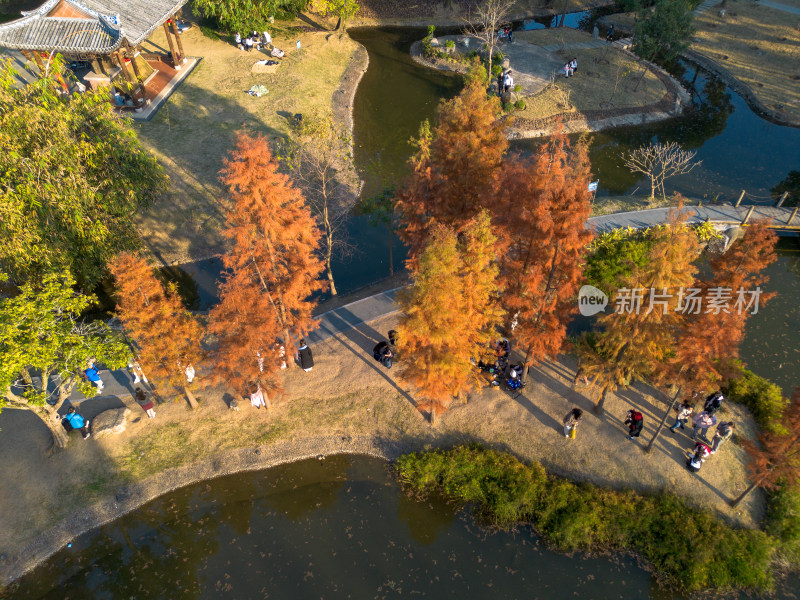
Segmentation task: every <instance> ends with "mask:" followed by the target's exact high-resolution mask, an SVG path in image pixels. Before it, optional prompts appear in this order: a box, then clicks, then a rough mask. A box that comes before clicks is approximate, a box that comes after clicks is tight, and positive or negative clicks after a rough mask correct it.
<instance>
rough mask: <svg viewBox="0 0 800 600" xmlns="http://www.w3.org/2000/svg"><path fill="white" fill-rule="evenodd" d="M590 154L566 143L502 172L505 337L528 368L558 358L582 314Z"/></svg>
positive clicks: (560, 140) (554, 143) (559, 139)
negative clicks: (579, 299)
mask: <svg viewBox="0 0 800 600" xmlns="http://www.w3.org/2000/svg"><path fill="white" fill-rule="evenodd" d="M588 183H589V160H588V156H587V153H586V148H585V147H584V146H583V145H579V146H577V147H576V148H574V149H573V148H571V147H570V144H569V141H568V140H567V138H566V137H565V136H563V135H557V136H555V137H554V138H552V139H551V141H550V142H549V143H548V144H546V145H544V146H542V147H541V148H540V150H539V151H538V152H537V153H536V155H535V156H534V157H533V159H532V160H523V159H520V158H515V159H512V160H510V161H507V163H506V165H505V166H504V169H503V175H502V185H501V188H502V189H503V190H504V194H503V197H502V198H499V199H498V202H497V210H498V212H499V216H498V218H497V223H498V226H499V231H500V235H502V236H504V237H506V243H505V244H504V247H505V248H506V250H505V252H504V253H503V255H502V259H501V280H500V281H501V285H502V288H503V295H502V301H503V306H504V308H505V309H506V314H507V318H508V320H509V323H507V331H512V324H513V336H514V338H515V339H516V340H517V343H518V345H519V347H520V348H521V349H523V351H524V352H525V357H526V358H525V366H526V373H527V367H528V366H530V365H532V364H534V363H536V362H539V361H541V360H542V359H544V358H545V357H548V356H550V357H553V356H556V355H557V354H558V352H559V351H560V350H561V347H562V345H563V343H564V339H565V337H566V326H567V323H568V322H569V319H570V318H571V316H572V314H573V313H574V312H575V310H576V309H577V305H576V303H575V299H574V297H575V294H576V293H577V291H578V285H579V283H580V280H581V277H582V274H583V260H584V255H585V253H586V246H587V244H588V243H589V241H590V240H591V237H592V234H591V232H589V231H587V230H586V219H587V218H588V217H589V214H590V213H591V204H590V201H589V197H590V195H591V194H590V192H589V191H588Z"/></svg>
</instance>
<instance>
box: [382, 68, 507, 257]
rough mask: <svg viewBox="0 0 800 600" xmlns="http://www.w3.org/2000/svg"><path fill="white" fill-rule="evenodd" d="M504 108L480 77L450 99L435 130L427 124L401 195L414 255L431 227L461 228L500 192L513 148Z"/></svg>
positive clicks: (404, 231) (405, 228)
mask: <svg viewBox="0 0 800 600" xmlns="http://www.w3.org/2000/svg"><path fill="white" fill-rule="evenodd" d="M500 112H501V108H500V101H499V100H498V99H497V98H496V97H489V96H487V94H486V89H485V88H484V86H483V85H482V84H481V83H479V82H478V81H472V82H470V83H468V84H467V86H466V87H465V88H464V90H463V91H462V92H461V94H459V95H458V96H456V97H455V98H454V99H453V100H450V101H448V102H444V103H443V104H442V105H441V106H440V108H439V113H438V120H437V123H436V126H435V128H434V129H433V131H432V132H429V130H428V129H427V128H426V127H424V126H423V130H422V131H421V134H420V139H419V140H417V146H418V152H417V153H416V155H415V156H414V157H412V159H411V164H412V166H413V167H414V171H413V173H412V175H411V176H410V178H409V179H408V181H406V183H405V185H404V186H403V188H402V189H401V191H400V192H399V193H398V195H397V210H398V211H399V212H400V213H401V215H402V218H401V224H402V229H401V233H400V235H401V237H402V239H403V241H404V242H406V244H408V245H409V246H410V248H411V251H410V256H411V257H412V258H413V257H414V256H415V255H416V254H417V253H418V252H419V251H420V250H421V248H422V247H423V246H424V245H425V243H426V242H427V239H428V230H429V229H430V227H431V226H432V225H433V224H434V223H443V224H445V225H449V226H452V227H454V228H455V229H456V230H459V229H460V228H461V227H462V226H463V225H464V224H465V223H467V222H468V221H469V220H470V219H472V218H473V217H475V216H476V215H477V214H478V213H479V212H480V211H481V209H482V208H483V207H489V206H491V205H492V203H493V199H494V198H495V197H496V196H497V193H498V189H497V178H498V172H499V167H500V164H501V163H502V160H503V157H504V155H505V153H506V150H507V149H508V141H507V140H506V137H505V133H504V128H505V127H506V124H504V123H501V122H500V120H499V116H500Z"/></svg>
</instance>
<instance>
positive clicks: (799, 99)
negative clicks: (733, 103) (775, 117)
mask: <svg viewBox="0 0 800 600" xmlns="http://www.w3.org/2000/svg"><path fill="white" fill-rule="evenodd" d="M779 2H780V3H781V4H787V5H790V6H795V7H800V1H798V0H779ZM695 24H696V26H697V33H696V35H695V41H694V43H692V46H691V47H692V50H695V51H697V52H699V53H700V54H703V55H705V56H707V57H708V58H711V59H712V60H714V61H715V62H716V63H717V64H719V65H720V66H722V67H724V68H725V69H727V70H728V71H729V72H730V73H731V75H733V76H734V77H736V78H737V79H739V80H740V81H742V82H744V83H745V84H747V85H748V86H749V87H750V89H751V90H752V91H753V93H754V94H755V95H756V96H757V97H758V99H759V100H761V101H762V102H763V103H764V104H765V105H766V106H767V107H768V108H772V109H776V110H778V111H780V112H783V113H786V114H788V115H790V116H793V117H795V118H800V16H798V15H793V14H790V13H787V12H784V11H779V10H776V9H772V8H769V7H767V6H761V5H758V4H756V3H753V2H750V1H749V0H729V2H728V4H727V14H726V16H725V17H724V18H720V17H719V16H718V12H717V10H716V9H714V8H712V9H711V10H708V11H706V12H704V13H702V14H701V15H700V16H699V17H697V18H696V19H695Z"/></svg>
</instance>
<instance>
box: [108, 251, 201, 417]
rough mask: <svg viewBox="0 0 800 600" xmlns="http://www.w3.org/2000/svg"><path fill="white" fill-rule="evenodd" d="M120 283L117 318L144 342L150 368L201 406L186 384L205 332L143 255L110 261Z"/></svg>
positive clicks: (144, 360)
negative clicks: (163, 285)
mask: <svg viewBox="0 0 800 600" xmlns="http://www.w3.org/2000/svg"><path fill="white" fill-rule="evenodd" d="M108 266H109V270H110V271H111V274H112V275H113V276H114V278H115V279H116V281H117V298H118V301H117V316H118V317H119V319H120V321H122V324H123V325H124V326H125V329H127V331H128V333H129V334H130V336H131V337H132V338H133V340H134V341H135V342H136V344H137V345H138V346H139V363H140V365H141V367H142V369H143V370H144V372H145V373H146V374H147V375H149V376H150V377H152V378H153V379H156V380H160V381H162V382H164V383H166V384H167V385H168V386H170V387H173V388H176V389H181V388H182V389H183V391H184V393H185V394H186V397H187V399H188V400H189V404H190V405H191V406H192V408H195V407H196V406H197V401H196V400H195V398H194V395H193V394H192V392H191V391H190V390H189V388H188V386H187V383H186V368H187V367H189V366H192V367H194V366H197V365H199V364H200V363H201V362H202V360H203V352H202V346H201V342H202V338H203V330H202V328H201V327H200V324H199V323H198V322H197V319H195V317H194V316H193V315H192V314H191V313H190V312H189V311H188V310H186V308H185V307H184V306H183V304H182V303H181V300H180V298H179V296H178V294H177V292H176V291H175V290H174V289H171V288H170V289H167V290H165V289H164V288H163V287H162V285H161V282H160V281H159V280H158V279H157V278H156V276H155V273H154V272H153V269H152V267H150V266H149V265H148V264H147V263H146V262H145V260H144V259H143V258H141V257H138V256H135V255H133V254H130V253H127V252H123V253H121V254H119V255H117V256H116V257H115V258H114V260H112V261H111V262H110V263H109V265H108Z"/></svg>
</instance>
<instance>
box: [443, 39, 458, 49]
mask: <svg viewBox="0 0 800 600" xmlns="http://www.w3.org/2000/svg"><path fill="white" fill-rule="evenodd" d="M444 46H445V48H455V47H456V43H455V42H454V41H453V40H447V41H446V42H445V43H444Z"/></svg>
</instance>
